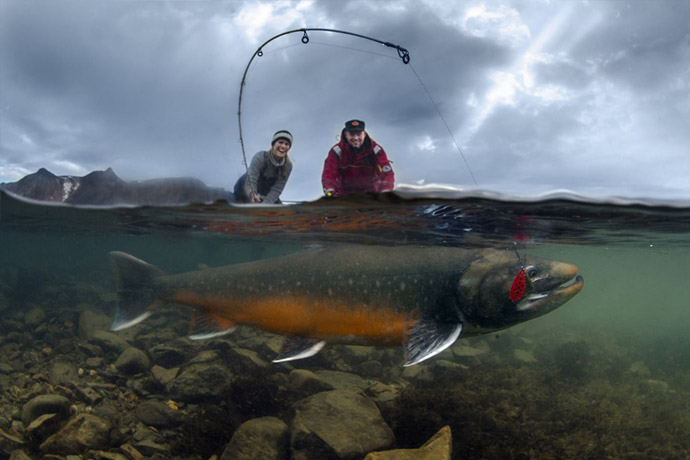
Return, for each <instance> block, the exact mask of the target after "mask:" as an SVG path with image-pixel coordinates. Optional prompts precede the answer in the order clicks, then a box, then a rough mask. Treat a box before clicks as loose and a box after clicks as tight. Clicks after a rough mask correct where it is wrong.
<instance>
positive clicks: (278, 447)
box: [220, 417, 289, 460]
mask: <svg viewBox="0 0 690 460" xmlns="http://www.w3.org/2000/svg"><path fill="white" fill-rule="evenodd" d="M288 447H289V445H288V427H287V425H286V424H285V422H283V421H282V420H280V419H278V418H275V417H260V418H255V419H252V420H249V421H247V422H244V423H243V424H242V425H240V427H239V428H237V430H236V431H235V433H233V435H232V438H231V439H230V443H228V445H227V446H226V447H225V450H224V451H223V454H222V455H221V456H220V460H255V459H261V460H283V459H285V458H288Z"/></svg>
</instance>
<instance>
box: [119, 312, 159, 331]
mask: <svg viewBox="0 0 690 460" xmlns="http://www.w3.org/2000/svg"><path fill="white" fill-rule="evenodd" d="M152 314H153V312H152V311H145V312H144V313H143V314H141V315H139V316H137V317H135V318H127V316H126V315H124V314H123V313H122V312H121V311H119V310H118V311H117V313H115V318H114V319H113V323H112V324H111V325H110V330H111V331H113V332H115V331H121V330H122V329H127V328H128V327H132V326H135V325H137V324H139V323H141V322H142V321H144V320H145V319H146V318H148V317H149V316H151V315H152Z"/></svg>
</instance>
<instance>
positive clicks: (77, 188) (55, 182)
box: [0, 168, 232, 206]
mask: <svg viewBox="0 0 690 460" xmlns="http://www.w3.org/2000/svg"><path fill="white" fill-rule="evenodd" d="M0 186H1V187H3V188H4V189H5V190H7V191H8V192H11V193H14V194H16V195H20V196H22V197H25V198H31V199H33V200H39V201H50V202H55V203H68V204H76V205H106V206H111V205H156V206H168V205H182V204H189V203H211V202H214V201H218V200H226V201H231V199H232V194H230V193H229V192H227V191H226V190H225V189H223V188H213V187H208V186H206V184H204V183H203V182H202V181H200V180H198V179H194V178H189V177H180V178H166V179H151V180H144V181H132V182H126V181H124V180H122V179H120V178H119V177H118V176H117V175H116V174H115V172H113V170H112V169H111V168H108V169H106V170H105V171H94V172H92V173H89V174H87V175H86V176H83V177H76V176H56V175H54V174H53V173H51V172H50V171H48V170H47V169H45V168H41V169H39V170H38V171H36V172H35V173H33V174H29V175H28V176H25V177H23V178H22V179H20V180H18V181H17V182H10V183H5V184H0Z"/></svg>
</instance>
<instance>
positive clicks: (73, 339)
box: [0, 193, 690, 459]
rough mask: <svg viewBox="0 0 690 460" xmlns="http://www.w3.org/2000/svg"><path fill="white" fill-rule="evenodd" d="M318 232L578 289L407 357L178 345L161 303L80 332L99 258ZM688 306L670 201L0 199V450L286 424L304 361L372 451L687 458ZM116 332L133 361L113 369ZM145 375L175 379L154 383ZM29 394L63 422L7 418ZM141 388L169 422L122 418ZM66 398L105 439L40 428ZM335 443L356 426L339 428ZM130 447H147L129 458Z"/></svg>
mask: <svg viewBox="0 0 690 460" xmlns="http://www.w3.org/2000/svg"><path fill="white" fill-rule="evenodd" d="M331 245H332V246H335V245H364V246H367V245H368V246H372V245H383V246H387V247H389V248H390V250H391V251H395V250H396V248H398V247H401V246H406V245H424V246H443V247H463V248H496V249H503V250H506V251H517V253H518V254H531V255H536V256H541V257H545V258H549V259H554V260H559V261H564V262H569V263H572V264H575V265H577V267H578V269H579V273H580V274H581V275H582V276H583V277H584V280H585V285H584V289H583V290H582V292H580V293H579V294H577V295H576V296H575V297H574V298H573V299H572V300H570V301H568V302H567V303H566V304H565V305H563V306H561V307H560V308H558V309H556V310H555V311H552V312H550V313H548V314H546V315H545V316H542V317H539V318H536V319H533V320H530V321H527V322H525V323H522V324H519V325H517V326H514V327H511V328H508V329H506V330H503V331H499V332H496V333H492V334H488V335H483V336H477V337H469V338H463V337H462V335H461V337H460V339H459V340H458V341H457V342H456V344H455V345H453V346H452V347H451V348H450V349H448V350H446V351H444V352H442V353H441V354H439V355H438V356H436V357H433V358H431V359H429V360H427V361H424V362H423V363H420V364H418V365H416V366H411V367H407V368H403V367H402V363H403V354H402V351H401V350H398V349H389V348H385V347H384V348H371V347H356V346H344V345H332V346H326V347H325V348H324V350H322V351H321V353H319V354H317V355H316V356H314V357H312V358H307V359H303V360H298V361H292V362H290V363H288V364H285V363H281V364H272V363H270V361H271V359H272V356H271V353H273V352H275V350H276V347H275V346H274V342H275V341H276V340H279V339H280V338H278V337H272V336H270V334H267V333H264V332H261V331H256V330H254V329H251V328H246V327H240V328H239V330H238V331H236V332H235V333H234V334H231V335H228V336H223V337H220V338H214V339H211V340H208V341H189V340H188V339H186V338H185V334H186V323H187V321H188V319H189V311H188V309H186V308H185V307H176V306H167V307H165V308H163V309H162V311H161V312H159V313H157V314H155V315H153V316H152V317H151V318H149V319H147V320H146V321H144V322H142V323H141V324H140V325H137V326H135V327H133V328H131V329H127V330H125V331H121V332H118V333H115V335H117V336H118V337H121V338H123V339H124V340H125V341H126V344H125V345H121V344H120V345H118V344H115V343H114V339H113V341H108V340H110V339H109V338H108V337H110V336H108V337H105V336H101V335H98V336H96V335H94V334H92V333H90V332H88V331H84V330H83V328H84V327H85V326H84V325H85V324H87V323H88V320H89V318H86V317H85V314H84V312H85V311H88V312H90V313H92V314H93V315H95V316H96V317H97V318H98V320H99V321H101V322H103V321H105V320H107V319H110V318H112V316H113V315H114V311H115V305H116V296H115V281H114V278H113V276H112V272H111V266H110V262H109V258H108V253H109V252H110V251H114V250H117V251H124V252H127V253H130V254H132V255H134V256H136V257H138V258H140V259H142V260H145V261H147V262H149V263H152V264H154V265H156V266H158V267H160V268H162V269H164V270H165V271H166V272H168V273H180V272H185V271H192V270H198V269H199V268H200V267H202V268H203V267H219V266H224V265H228V264H233V263H238V262H245V261H251V260H258V259H263V258H268V257H276V256H281V255H284V254H288V253H291V252H295V251H299V250H302V249H304V248H308V247H313V246H331ZM689 307H690V207H686V206H683V205H669V204H668V203H664V204H654V203H639V202H637V203H623V204H621V203H607V202H587V201H582V200H577V199H571V198H569V197H556V198H550V199H544V200H541V201H539V200H533V201H511V200H498V199H494V198H487V197H481V196H474V197H473V196H465V197H448V196H440V197H439V196H437V197H432V196H428V195H421V194H415V193H407V194H403V195H390V196H379V197H356V198H352V199H348V200H334V201H328V200H320V201H318V202H314V203H304V204H299V205H293V206H283V207H233V206H230V205H228V204H226V203H216V204H212V205H191V206H186V207H170V208H111V209H104V208H74V207H66V206H55V205H52V206H47V205H42V204H39V203H30V202H25V201H21V200H17V199H16V198H14V197H10V196H8V195H6V194H4V193H3V194H2V195H0V388H1V389H2V395H1V396H0V414H2V415H0V430H1V431H0V458H9V454H10V452H13V451H16V450H21V451H23V452H25V453H26V454H27V455H28V456H29V458H42V455H46V454H52V455H54V457H52V458H56V457H57V458H60V456H63V457H64V458H66V456H67V455H86V453H87V452H91V454H90V456H89V457H88V458H110V457H107V455H106V454H104V453H103V452H124V451H125V450H123V447H122V446H124V445H131V446H134V447H136V448H138V449H139V450H140V451H142V452H146V453H145V455H146V456H147V457H154V456H155V455H158V456H159V457H157V458H211V456H213V455H218V456H220V455H221V453H222V452H223V450H224V449H225V448H226V446H227V445H228V443H229V442H230V440H231V438H232V437H233V434H234V432H235V431H236V430H237V428H238V427H239V426H240V425H241V424H242V423H244V422H246V421H248V420H252V419H255V418H259V417H275V418H277V419H279V420H281V421H282V422H284V423H285V424H286V426H288V427H290V426H291V423H292V421H293V420H294V418H295V417H296V415H295V414H296V412H299V411H296V409H295V407H296V404H299V401H300V400H302V399H304V398H305V397H310V396H312V395H313V394H314V393H315V391H314V390H308V389H305V387H300V386H299V385H297V384H296V383H295V375H296V374H295V371H296V370H306V371H310V372H311V373H313V375H314V376H315V377H318V380H317V381H318V382H319V385H321V386H320V387H318V385H317V387H318V388H320V389H321V390H325V389H331V390H332V389H340V388H343V387H348V386H349V387H354V388H357V389H358V390H359V391H360V392H361V393H362V394H363V395H366V397H367V398H369V399H371V400H372V401H374V402H375V403H376V407H377V409H378V411H379V412H380V414H381V418H382V420H383V423H385V425H387V427H389V429H390V431H391V432H392V434H393V436H394V439H393V440H392V442H388V445H387V447H386V448H391V449H392V448H410V449H412V448H418V447H419V446H421V445H422V444H424V443H425V442H426V441H427V440H428V439H429V438H430V437H431V436H433V435H434V434H435V433H437V432H438V431H439V430H440V429H441V428H442V427H444V426H449V427H450V430H451V433H452V446H453V454H452V458H456V459H463V458H485V459H499V458H501V459H504V458H524V459H527V458H544V459H546V458H584V459H586V458H592V459H595V458H596V459H600V458H631V459H632V458H645V459H651V458H659V459H662V458H663V459H669V458H687V457H688V456H690V336H689V335H688V334H687V327H688V324H690V308H689ZM107 326H108V325H107V324H106V325H105V328H106V330H107ZM118 346H119V347H121V348H118ZM128 346H131V347H134V348H136V349H139V350H142V351H143V352H144V354H145V355H147V358H148V359H149V363H148V364H147V365H144V366H143V367H140V368H138V369H135V370H134V371H131V370H128V369H126V368H125V367H124V366H123V367H119V365H118V362H119V360H120V359H121V355H122V354H123V351H124V350H123V348H127V347H128ZM238 349H241V350H243V351H242V353H240V354H238V352H237V350H238ZM247 350H248V351H247ZM250 352H251V353H250ZM248 356H249V357H250V358H251V359H249V358H247V357H248ZM200 357H201V358H200ZM209 362H211V363H215V364H216V367H214V368H213V369H214V371H215V372H218V373H220V374H218V375H216V374H205V375H206V377H204V379H205V380H203V379H202V382H205V383H207V384H208V386H209V388H201V387H202V386H203V385H202V384H200V383H199V381H195V380H191V382H192V383H191V385H192V386H195V385H196V387H197V388H196V389H195V390H196V391H193V390H191V389H189V388H188V387H183V386H182V385H181V384H179V382H178V383H176V382H175V381H176V380H178V381H181V380H182V379H183V376H185V375H187V373H186V372H187V370H189V369H191V368H192V367H194V366H200V365H201V364H200V363H209ZM156 366H157V367H156ZM153 368H156V369H157V371H154V370H153ZM161 369H163V370H170V369H176V372H177V374H175V375H174V376H172V377H169V378H164V377H161V375H160V374H159V373H160V372H163V371H161ZM205 370H208V369H206V368H205ZM156 372H159V373H158V374H157V373H156ZM223 372H227V377H228V379H226V380H227V381H224V379H223V378H222V377H223V376H224V375H226V374H223ZM208 375H211V377H209V376H208ZM309 375H312V374H309ZM190 378H191V377H190ZM86 389H88V390H89V391H87V390H86ZM42 394H57V395H61V396H64V397H66V398H67V399H68V400H69V402H70V407H71V409H70V410H71V412H70V415H69V416H68V417H65V420H62V421H61V422H60V423H54V424H52V425H51V424H50V423H48V422H45V423H44V424H43V425H41V426H40V427H38V428H35V427H34V428H33V429H29V422H28V420H27V419H26V417H24V413H25V412H26V410H27V409H26V406H27V403H28V402H29V401H31V400H32V399H33V398H35V397H36V396H39V395H42ZM147 401H154V402H163V403H165V404H164V405H166V407H168V409H169V410H170V411H172V412H174V414H173V415H170V414H168V415H169V417H171V418H172V419H174V421H172V422H169V421H166V422H165V423H164V422H160V421H159V420H158V421H156V420H151V419H149V418H146V417H145V416H142V415H141V410H140V408H141V405H142V404H143V403H144V402H147ZM80 413H85V414H95V416H98V417H100V418H101V419H104V420H107V422H108V423H109V429H108V430H107V431H108V433H109V435H108V436H106V437H104V438H103V439H102V440H100V441H98V442H96V444H94V445H90V444H89V443H84V442H82V443H81V444H79V443H77V445H76V447H75V446H74V445H71V444H67V443H62V444H59V443H58V444H59V445H58V447H55V446H54V445H52V444H50V443H47V439H49V437H50V436H54V435H55V433H59V432H60V430H62V429H63V427H64V423H65V422H66V421H67V420H71V419H73V418H74V417H75V416H76V415H77V414H80ZM166 420H168V419H166ZM152 427H153V428H152ZM291 429H293V428H287V430H288V432H290V431H289V430H291ZM114 433H115V434H114ZM352 436H354V437H357V436H361V437H366V436H368V434H367V432H366V428H364V429H363V430H362V429H361V427H360V432H359V433H353V434H352ZM99 439H100V438H99ZM287 439H288V440H287V441H285V442H286V446H287V447H285V449H284V450H282V451H280V450H279V452H282V453H279V454H276V455H278V457H276V458H280V457H279V456H280V455H283V456H284V457H283V458H364V455H366V454H367V453H368V452H360V453H353V452H352V451H347V449H345V450H343V451H339V450H338V449H335V448H334V450H329V451H328V452H327V453H324V452H325V451H318V449H317V448H315V449H317V450H315V451H314V452H317V453H315V454H312V455H314V456H312V457H310V456H309V455H310V454H309V453H308V449H307V448H305V447H304V446H298V445H296V444H295V442H294V439H295V435H294V432H292V434H291V435H289V436H288V438H287ZM142 441H150V442H151V443H153V444H154V445H155V446H156V447H155V448H153V447H151V446H150V445H149V447H150V450H149V451H146V449H147V447H146V446H145V445H144V444H142ZM94 442H95V441H94ZM66 446H67V447H66ZM300 449H302V450H300ZM305 449H307V450H305ZM372 450H386V449H384V448H377V449H372ZM94 452H101V454H96V453H94ZM305 452H306V453H305ZM318 452H321V454H318ZM98 455H102V457H98ZM319 455H321V456H319ZM83 458H87V457H86V456H84V457H83ZM227 458H230V457H227ZM236 458H240V457H236Z"/></svg>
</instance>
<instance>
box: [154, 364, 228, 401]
mask: <svg viewBox="0 0 690 460" xmlns="http://www.w3.org/2000/svg"><path fill="white" fill-rule="evenodd" d="M232 380H233V377H232V374H231V373H230V372H229V371H228V370H227V369H226V368H225V366H223V365H221V364H219V363H201V364H194V365H191V366H189V367H186V368H185V369H184V370H183V371H182V372H181V373H180V375H178V376H177V377H176V378H175V380H173V381H172V382H170V384H169V385H168V387H167V388H168V391H169V392H170V395H171V396H172V397H173V398H174V399H178V400H180V401H185V402H198V401H202V400H206V399H214V398H219V397H221V396H222V395H223V394H224V393H226V392H227V391H228V390H229V389H230V386H231V385H232Z"/></svg>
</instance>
